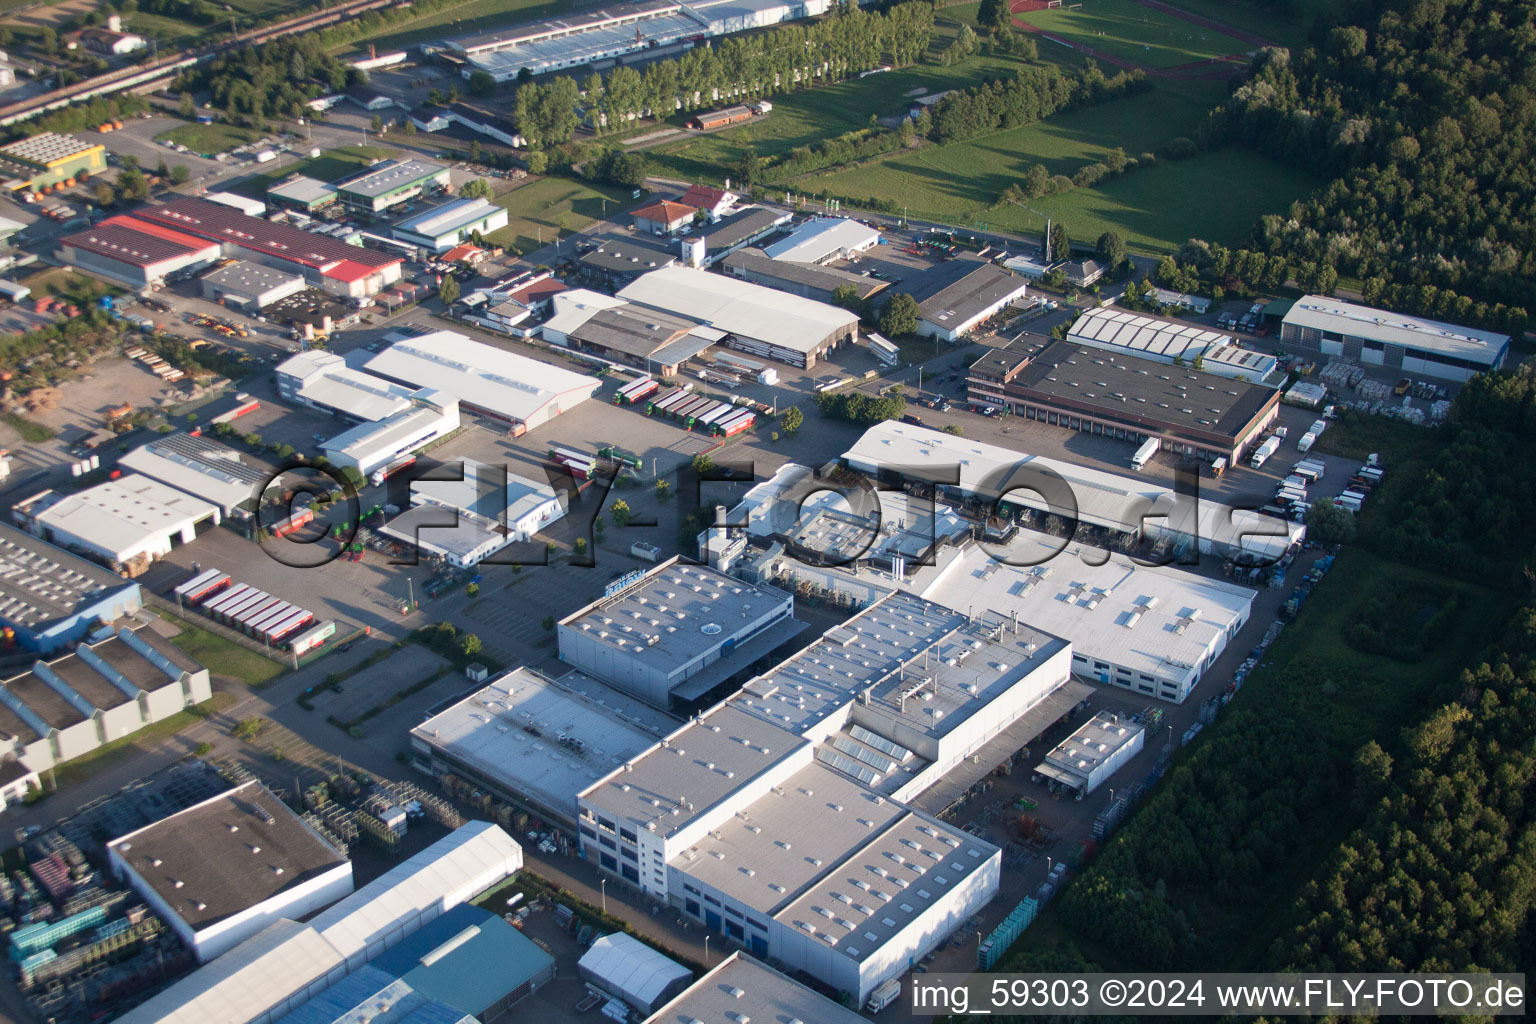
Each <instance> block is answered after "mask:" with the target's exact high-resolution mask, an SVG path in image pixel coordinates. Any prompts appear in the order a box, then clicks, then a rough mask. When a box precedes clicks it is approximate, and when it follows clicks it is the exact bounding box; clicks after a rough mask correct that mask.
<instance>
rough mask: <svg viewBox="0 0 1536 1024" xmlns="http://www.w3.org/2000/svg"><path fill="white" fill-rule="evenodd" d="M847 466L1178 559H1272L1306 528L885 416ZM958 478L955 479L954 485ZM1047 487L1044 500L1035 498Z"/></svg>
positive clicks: (849, 454) (941, 497)
mask: <svg viewBox="0 0 1536 1024" xmlns="http://www.w3.org/2000/svg"><path fill="white" fill-rule="evenodd" d="M843 461H844V463H846V464H847V465H848V467H849V468H851V469H855V470H857V471H859V472H860V473H864V474H866V475H868V476H870V477H873V478H875V479H878V480H881V481H888V482H890V483H892V484H899V483H901V482H903V481H913V482H917V481H922V482H924V483H928V484H937V485H938V486H937V492H938V499H939V500H941V501H954V502H959V501H962V500H964V499H965V498H966V497H969V496H971V495H981V496H984V497H987V498H999V497H1003V496H1006V500H1004V501H1001V502H1000V505H1001V507H1002V510H1003V511H1004V512H1008V513H1012V512H1023V513H1028V514H1030V515H1045V514H1052V515H1056V516H1060V517H1061V518H1063V519H1068V520H1076V522H1077V523H1078V525H1079V527H1082V528H1091V529H1093V530H1098V531H1103V532H1104V533H1105V534H1106V535H1108V536H1110V537H1111V538H1113V539H1114V540H1115V542H1116V543H1131V542H1134V541H1135V540H1137V539H1138V538H1142V539H1145V540H1146V541H1148V542H1150V543H1152V544H1155V545H1160V546H1163V547H1165V548H1166V549H1167V550H1169V551H1171V552H1173V553H1175V554H1178V555H1179V556H1181V557H1183V556H1185V555H1192V554H1194V553H1196V552H1198V553H1199V554H1209V555H1215V556H1217V557H1219V558H1232V559H1237V560H1240V561H1254V562H1262V563H1266V564H1268V563H1273V562H1274V561H1276V560H1277V559H1279V558H1280V557H1281V556H1282V555H1284V554H1285V553H1286V551H1288V550H1289V549H1290V548H1291V547H1293V546H1295V545H1297V544H1300V543H1301V541H1302V540H1303V539H1304V538H1305V537H1306V527H1305V526H1303V525H1302V524H1300V523H1292V522H1287V521H1284V520H1280V519H1275V518H1273V517H1270V516H1266V515H1261V514H1259V513H1258V512H1253V511H1248V510H1246V509H1237V508H1233V507H1232V506H1230V505H1223V504H1221V503H1220V502H1215V501H1207V500H1205V499H1203V498H1202V499H1200V500H1199V501H1198V502H1196V501H1194V500H1191V499H1181V498H1179V497H1178V496H1177V495H1176V494H1175V493H1174V492H1173V490H1172V489H1170V488H1168V487H1164V486H1162V485H1160V484H1157V483H1153V482H1151V481H1149V480H1144V479H1141V478H1139V477H1131V476H1121V475H1120V474H1118V473H1106V472H1103V471H1102V470H1097V469H1091V468H1089V467H1087V466H1080V465H1078V464H1077V463H1074V462H1066V461H1064V460H1061V459H1049V458H1046V457H1044V456H1041V455H1026V454H1024V453H1022V452H1017V451H1014V450H1013V449H1011V448H1003V447H1001V446H999V445H994V444H986V443H985V442H982V441H975V440H970V439H967V438H960V437H955V436H953V435H951V434H946V433H944V432H943V431H941V430H930V429H928V428H927V427H919V426H914V425H912V424H909V423H897V422H895V421H893V420H888V421H886V422H884V423H879V424H876V425H875V426H873V427H870V428H869V429H868V430H866V431H865V432H864V434H863V435H862V436H861V437H860V438H859V440H858V442H857V443H856V444H855V445H854V446H853V447H852V448H850V449H849V450H848V451H846V452H844V453H843ZM955 477H958V479H959V483H953V482H951V481H952V480H953V479H954V478H955ZM1042 488H1044V489H1045V490H1046V491H1047V492H1048V493H1049V494H1050V497H1049V498H1047V497H1044V496H1042V495H1041V494H1040V493H1039V491H1040V490H1041V489H1042Z"/></svg>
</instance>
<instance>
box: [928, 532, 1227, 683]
mask: <svg viewBox="0 0 1536 1024" xmlns="http://www.w3.org/2000/svg"><path fill="white" fill-rule="evenodd" d="M989 547H991V546H989ZM1058 552H1059V554H1058ZM910 585H911V586H912V588H913V589H914V590H916V591H918V592H919V593H921V594H922V595H923V596H924V597H926V598H928V599H929V600H932V601H939V602H942V603H944V604H947V605H950V606H952V607H958V608H967V607H976V608H989V609H992V610H994V611H996V612H997V613H999V614H1002V615H1008V614H1015V615H1017V616H1018V618H1019V620H1020V621H1021V622H1029V623H1031V624H1034V625H1036V626H1038V627H1039V628H1041V629H1044V630H1049V631H1050V632H1052V633H1055V634H1057V635H1058V636H1064V637H1067V638H1068V639H1069V640H1071V641H1072V671H1073V673H1074V674H1075V675H1079V676H1083V677H1085V678H1089V679H1095V680H1097V681H1099V682H1100V683H1104V684H1107V685H1114V686H1119V687H1122V688H1124V689H1127V690H1132V691H1134V692H1136V693H1140V694H1144V695H1146V696H1149V697H1156V698H1158V699H1159V700H1166V701H1171V702H1173V703H1175V704H1179V703H1183V701H1184V699H1185V698H1186V697H1188V696H1189V693H1190V691H1191V690H1193V689H1194V688H1195V686H1196V685H1197V684H1198V683H1199V682H1200V680H1201V679H1202V678H1203V677H1204V675H1205V673H1206V671H1208V670H1209V669H1210V667H1211V666H1212V665H1213V664H1215V662H1216V658H1217V657H1218V656H1219V655H1220V654H1221V652H1222V651H1223V650H1225V649H1226V646H1227V644H1228V643H1229V642H1230V641H1231V640H1232V638H1233V637H1235V636H1237V631H1238V630H1239V629H1241V628H1242V626H1243V624H1244V623H1245V622H1247V621H1248V614H1249V610H1250V608H1251V607H1252V604H1253V599H1254V592H1253V591H1252V590H1249V589H1248V588H1246V587H1239V586H1236V585H1234V584H1231V583H1227V582H1225V581H1222V580H1213V579H1207V578H1206V577H1203V576H1196V575H1194V574H1193V573H1187V572H1183V571H1181V570H1178V569H1172V568H1167V567H1164V566H1154V565H1145V564H1142V563H1140V562H1136V561H1133V560H1131V559H1129V558H1127V557H1126V556H1125V555H1122V554H1118V553H1116V554H1107V553H1106V552H1105V551H1103V550H1102V549H1099V548H1094V547H1091V546H1090V545H1086V544H1082V543H1079V542H1077V541H1072V542H1070V543H1069V544H1068V545H1067V547H1066V548H1065V550H1063V549H1062V539H1061V538H1060V537H1057V536H1052V535H1049V534H1043V533H1036V532H1034V531H1033V530H1021V531H1019V533H1018V535H1017V536H1016V538H1015V539H1014V540H1013V541H1011V542H1010V543H1009V544H1008V545H1007V557H1006V558H1005V559H999V558H998V557H997V553H996V548H995V547H992V549H991V550H989V549H987V548H983V547H982V546H980V545H969V546H967V547H966V548H964V549H962V550H960V551H959V552H956V553H955V554H953V555H950V556H947V557H944V558H941V559H940V561H939V564H938V565H937V566H932V567H927V568H923V569H920V570H918V572H917V573H915V574H914V575H913V577H912V580H911V583H910Z"/></svg>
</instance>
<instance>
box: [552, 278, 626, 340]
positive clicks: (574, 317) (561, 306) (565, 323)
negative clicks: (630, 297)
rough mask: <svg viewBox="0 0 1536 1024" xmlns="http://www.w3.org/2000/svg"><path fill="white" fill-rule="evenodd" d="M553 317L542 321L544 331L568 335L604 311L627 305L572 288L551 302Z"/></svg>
mask: <svg viewBox="0 0 1536 1024" xmlns="http://www.w3.org/2000/svg"><path fill="white" fill-rule="evenodd" d="M551 302H552V304H553V308H554V311H555V312H554V315H553V316H551V317H550V318H549V319H548V320H546V321H544V329H545V330H547V331H555V332H557V333H559V334H569V333H571V332H572V331H574V330H576V329H578V328H579V327H581V325H582V324H584V323H586V322H587V321H588V320H590V319H592V318H593V317H594V316H596V315H597V314H598V313H600V312H601V311H602V310H605V309H617V308H618V307H620V306H627V305H629V303H627V302H625V301H624V300H623V299H617V298H614V297H613V296H612V295H604V294H603V293H602V292H594V291H591V290H590V289H587V288H572V289H570V290H568V291H563V292H559V293H558V294H556V295H555V296H554V298H553V299H552V300H551Z"/></svg>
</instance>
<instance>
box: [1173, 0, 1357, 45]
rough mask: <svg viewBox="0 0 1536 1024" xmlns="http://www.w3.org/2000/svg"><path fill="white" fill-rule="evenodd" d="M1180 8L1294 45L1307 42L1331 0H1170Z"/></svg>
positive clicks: (1280, 43) (1263, 36) (1273, 40)
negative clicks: (1266, 3)
mask: <svg viewBox="0 0 1536 1024" xmlns="http://www.w3.org/2000/svg"><path fill="white" fill-rule="evenodd" d="M1167 2H1168V3H1169V4H1170V5H1171V6H1174V7H1177V8H1179V9H1180V10H1185V11H1188V12H1189V13H1190V14H1198V15H1199V16H1200V17H1202V18H1210V19H1211V20H1212V21H1219V22H1221V23H1222V24H1223V25H1230V26H1232V27H1233V28H1236V29H1242V30H1243V31H1245V32H1252V33H1253V34H1254V35H1256V36H1259V37H1260V38H1262V39H1266V40H1268V41H1269V42H1272V43H1278V44H1279V45H1281V46H1289V47H1292V48H1295V47H1299V46H1303V45H1305V43H1306V39H1307V30H1308V29H1310V28H1311V27H1312V21H1313V19H1314V18H1316V17H1317V16H1318V15H1319V14H1321V13H1322V12H1323V11H1324V10H1325V9H1327V7H1328V6H1329V5H1328V3H1327V0H1289V2H1288V3H1285V4H1280V5H1275V6H1271V7H1259V6H1258V5H1256V4H1234V3H1230V2H1229V0H1167Z"/></svg>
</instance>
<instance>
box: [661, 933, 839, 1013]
mask: <svg viewBox="0 0 1536 1024" xmlns="http://www.w3.org/2000/svg"><path fill="white" fill-rule="evenodd" d="M738 1015H739V1016H740V1017H746V1018H747V1019H748V1020H762V1021H797V1020H798V1021H801V1022H802V1024H804V1022H808V1021H814V1022H815V1024H866V1020H865V1018H864V1017H861V1016H859V1014H858V1013H857V1012H856V1011H854V1010H850V1009H849V1008H848V1007H846V1006H843V1005H842V1004H841V1003H835V1002H833V1001H832V1000H830V999H828V998H827V997H826V996H824V995H822V994H821V993H820V992H817V991H815V990H813V989H810V988H807V987H806V986H805V985H802V984H800V982H798V981H795V980H794V979H793V978H790V977H787V976H785V975H783V974H780V973H779V972H778V971H776V970H774V969H773V968H772V967H769V966H768V965H767V964H764V963H762V962H760V961H758V960H755V959H753V958H752V957H750V956H748V955H747V954H745V953H742V952H740V951H737V952H735V953H732V954H731V955H730V956H728V957H726V958H725V959H724V960H722V961H721V962H720V963H719V964H717V965H716V966H715V967H713V968H711V969H710V971H709V973H708V974H706V975H704V976H703V977H702V978H700V979H699V980H698V981H696V982H694V983H693V984H692V985H690V986H688V988H687V990H686V991H684V992H683V993H682V994H681V995H679V996H678V997H677V998H676V999H674V1000H672V1001H671V1002H670V1003H667V1004H666V1005H665V1006H663V1007H661V1008H660V1009H659V1010H657V1011H656V1013H655V1014H654V1015H653V1016H650V1017H647V1018H646V1019H645V1024H675V1022H677V1021H695V1020H697V1021H709V1022H712V1024H713V1022H720V1021H727V1020H731V1021H735V1020H738V1019H739V1017H738Z"/></svg>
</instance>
